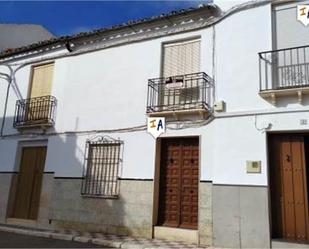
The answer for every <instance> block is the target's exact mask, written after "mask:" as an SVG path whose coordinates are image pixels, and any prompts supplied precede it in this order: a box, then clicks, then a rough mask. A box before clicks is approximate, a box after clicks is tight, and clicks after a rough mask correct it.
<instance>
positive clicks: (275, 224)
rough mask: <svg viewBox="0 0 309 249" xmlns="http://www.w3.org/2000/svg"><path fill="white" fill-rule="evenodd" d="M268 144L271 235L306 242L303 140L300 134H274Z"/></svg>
mask: <svg viewBox="0 0 309 249" xmlns="http://www.w3.org/2000/svg"><path fill="white" fill-rule="evenodd" d="M269 142H270V143H269V159H270V191H271V207H272V235H273V237H274V238H283V239H287V240H296V241H308V239H309V236H308V234H309V232H308V229H309V227H308V195H307V177H306V160H305V159H306V157H305V146H304V138H303V136H301V135H273V136H271V137H270V140H269Z"/></svg>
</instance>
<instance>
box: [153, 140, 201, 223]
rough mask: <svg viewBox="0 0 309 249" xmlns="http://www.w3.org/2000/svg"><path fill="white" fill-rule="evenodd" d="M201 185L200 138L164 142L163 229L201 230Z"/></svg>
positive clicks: (162, 176)
mask: <svg viewBox="0 0 309 249" xmlns="http://www.w3.org/2000/svg"><path fill="white" fill-rule="evenodd" d="M198 182H199V142H198V138H175V139H174V138H173V139H163V140H162V144H161V168H160V200H159V216H158V217H159V220H158V224H159V225H162V226H171V227H181V228H191V229H196V228H197V223H198Z"/></svg>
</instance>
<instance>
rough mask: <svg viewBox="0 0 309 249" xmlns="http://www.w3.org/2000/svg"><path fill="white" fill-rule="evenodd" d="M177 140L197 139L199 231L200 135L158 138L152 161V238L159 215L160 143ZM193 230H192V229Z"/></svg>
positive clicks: (198, 223)
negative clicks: (165, 140) (164, 140)
mask: <svg viewBox="0 0 309 249" xmlns="http://www.w3.org/2000/svg"><path fill="white" fill-rule="evenodd" d="M173 138H174V139H179V138H184V139H186V138H196V139H198V147H199V165H198V170H199V179H198V196H199V197H198V221H197V231H198V230H199V225H200V222H199V221H200V211H199V209H200V182H201V154H202V153H201V141H202V136H201V135H178V136H177V135H176V136H172V135H168V136H162V137H158V138H157V139H156V140H155V160H154V181H153V208H152V209H153V211H152V237H154V227H155V226H158V225H157V224H158V215H159V198H160V168H161V142H162V140H163V139H173ZM173 229H182V228H173ZM193 230H194V229H193Z"/></svg>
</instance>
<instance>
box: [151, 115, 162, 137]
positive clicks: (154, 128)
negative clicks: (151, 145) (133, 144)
mask: <svg viewBox="0 0 309 249" xmlns="http://www.w3.org/2000/svg"><path fill="white" fill-rule="evenodd" d="M147 131H148V132H149V133H150V134H151V135H152V136H153V137H154V138H157V137H158V136H160V135H161V134H162V133H164V132H165V118H159V117H158V118H148V119H147Z"/></svg>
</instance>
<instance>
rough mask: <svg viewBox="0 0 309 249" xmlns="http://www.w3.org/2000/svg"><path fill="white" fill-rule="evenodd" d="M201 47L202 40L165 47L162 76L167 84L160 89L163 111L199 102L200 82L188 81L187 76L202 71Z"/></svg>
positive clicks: (168, 44) (170, 44)
mask: <svg viewBox="0 0 309 249" xmlns="http://www.w3.org/2000/svg"><path fill="white" fill-rule="evenodd" d="M200 47H201V44H200V39H194V40H187V41H181V42H175V43H166V44H164V45H163V60H162V76H163V77H164V78H165V82H164V83H163V84H162V86H160V89H159V91H160V93H161V94H159V98H160V100H159V103H160V105H161V106H162V109H163V111H165V110H166V111H168V110H169V109H178V107H179V106H180V105H182V106H185V105H186V104H187V105H190V104H192V103H195V102H196V101H198V99H199V88H198V81H194V80H191V79H190V80H187V78H186V76H185V75H187V74H191V73H197V72H199V71H200V50H201V48H200ZM174 76H177V77H174ZM182 109H183V108H182Z"/></svg>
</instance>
